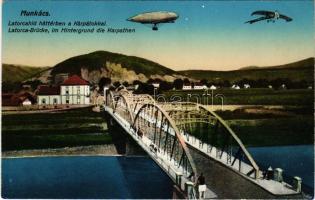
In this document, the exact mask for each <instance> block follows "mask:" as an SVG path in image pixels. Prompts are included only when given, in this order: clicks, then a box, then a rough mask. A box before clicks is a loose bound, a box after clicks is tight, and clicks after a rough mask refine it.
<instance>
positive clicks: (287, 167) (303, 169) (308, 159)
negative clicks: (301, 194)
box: [248, 145, 314, 190]
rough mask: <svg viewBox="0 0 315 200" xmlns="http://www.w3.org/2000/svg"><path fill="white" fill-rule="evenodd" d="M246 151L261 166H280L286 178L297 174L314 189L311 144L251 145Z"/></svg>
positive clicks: (312, 148)
mask: <svg viewBox="0 0 315 200" xmlns="http://www.w3.org/2000/svg"><path fill="white" fill-rule="evenodd" d="M248 151H249V152H250V153H251V154H252V156H253V157H254V159H255V161H256V162H257V164H258V165H259V166H260V167H261V168H263V169H267V168H268V167H269V166H271V167H272V168H273V169H274V168H277V167H278V168H281V169H283V170H284V171H283V174H284V176H286V177H287V179H288V178H290V177H293V176H299V177H301V178H302V181H303V183H304V184H305V185H306V186H307V187H310V189H312V190H314V146H313V145H294V146H273V147H253V148H248ZM288 176H289V177H288ZM286 177H284V178H286Z"/></svg>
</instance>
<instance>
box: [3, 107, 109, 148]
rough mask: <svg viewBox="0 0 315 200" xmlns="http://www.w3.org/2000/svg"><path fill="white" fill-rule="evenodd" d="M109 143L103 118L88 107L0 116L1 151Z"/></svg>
mask: <svg viewBox="0 0 315 200" xmlns="http://www.w3.org/2000/svg"><path fill="white" fill-rule="evenodd" d="M111 143H112V140H111V136H110V135H109V134H108V132H107V126H106V123H105V119H103V118H102V116H101V113H95V112H92V111H91V108H84V109H77V110H72V111H67V112H58V113H38V114H13V115H2V151H9V150H22V149H44V148H60V147H73V146H85V145H98V144H111Z"/></svg>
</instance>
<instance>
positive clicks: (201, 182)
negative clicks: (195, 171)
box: [197, 173, 207, 199]
mask: <svg viewBox="0 0 315 200" xmlns="http://www.w3.org/2000/svg"><path fill="white" fill-rule="evenodd" d="M197 186H198V193H199V199H201V198H203V199H204V198H205V192H206V189H207V186H206V179H205V177H204V176H203V173H201V174H200V176H199V177H198V179H197Z"/></svg>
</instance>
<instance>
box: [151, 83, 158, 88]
mask: <svg viewBox="0 0 315 200" xmlns="http://www.w3.org/2000/svg"><path fill="white" fill-rule="evenodd" d="M152 85H153V87H154V88H159V87H160V83H158V82H153V83H152Z"/></svg>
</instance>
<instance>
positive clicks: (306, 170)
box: [2, 145, 314, 199]
mask: <svg viewBox="0 0 315 200" xmlns="http://www.w3.org/2000/svg"><path fill="white" fill-rule="evenodd" d="M248 150H249V151H250V152H251V154H252V155H253V157H254V159H255V160H256V161H257V163H258V165H259V166H260V167H261V168H265V169H266V168H267V167H269V166H272V167H273V168H276V167H280V168H282V169H284V175H286V176H300V177H301V178H302V179H303V183H305V184H306V185H307V186H308V187H310V188H313V190H314V186H313V185H314V184H313V183H314V150H313V146H312V145H301V146H282V147H255V148H249V149H248ZM2 197H3V198H72V199H73V198H81V199H84V198H117V199H126V198H128V199H130V198H160V199H165V198H167V199H169V198H171V197H172V181H171V180H170V179H169V177H168V176H167V175H166V174H165V173H164V172H163V171H162V170H161V169H160V168H159V167H158V166H157V165H156V164H155V163H154V161H153V160H151V159H150V158H149V157H124V156H117V157H115V156H70V157H34V158H4V159H2Z"/></svg>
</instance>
